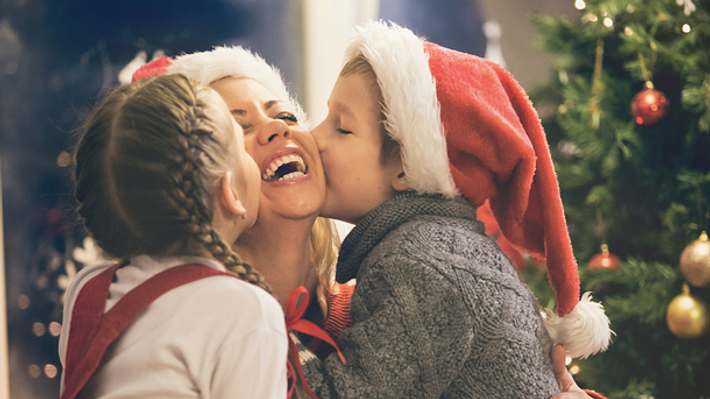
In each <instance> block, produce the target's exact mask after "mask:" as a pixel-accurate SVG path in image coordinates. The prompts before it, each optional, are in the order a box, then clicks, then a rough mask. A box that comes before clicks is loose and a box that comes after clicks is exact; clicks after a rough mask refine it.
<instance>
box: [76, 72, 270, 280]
mask: <svg viewBox="0 0 710 399" xmlns="http://www.w3.org/2000/svg"><path fill="white" fill-rule="evenodd" d="M210 95H213V96H215V97H216V98H218V95H217V94H216V93H214V92H212V91H211V90H209V89H207V88H205V87H202V86H199V85H198V84H197V83H195V82H192V81H190V80H188V79H187V78H186V77H184V76H182V75H165V76H161V77H157V78H150V79H145V80H142V81H138V82H135V83H132V84H130V85H125V86H121V87H119V88H117V89H115V90H114V91H112V92H110V93H109V94H108V95H106V96H105V97H104V98H103V100H102V101H100V103H99V104H98V106H97V107H96V109H95V110H94V112H93V113H92V114H91V115H90V116H89V118H88V119H87V121H86V123H85V125H84V127H83V129H82V131H81V135H80V138H79V141H78V143H77V145H76V148H75V154H74V161H75V162H74V176H73V177H74V182H75V191H74V194H75V197H76V200H77V202H78V212H79V215H80V216H81V218H82V219H83V222H84V225H85V227H86V229H87V230H88V232H89V233H90V234H91V235H92V236H93V237H94V239H95V240H96V241H97V242H98V244H99V245H100V246H101V247H102V248H103V249H104V251H106V252H107V253H108V254H109V255H111V256H114V257H117V258H121V259H127V258H130V257H132V256H135V255H139V254H148V255H152V256H174V255H195V254H201V253H204V251H205V250H206V251H207V252H209V253H210V254H211V255H212V256H213V257H214V258H215V259H217V260H218V261H220V262H222V263H223V264H224V265H225V267H227V269H228V270H230V271H232V272H233V273H235V274H236V275H237V276H238V277H239V278H241V279H243V280H245V281H248V282H250V283H252V284H255V285H257V286H259V287H261V288H263V289H265V290H267V291H270V290H269V287H268V285H267V284H266V282H265V281H264V278H263V277H262V275H261V274H260V273H259V272H258V271H256V270H255V269H254V268H253V267H252V266H250V265H249V264H247V263H246V262H244V261H243V260H242V259H240V258H239V256H238V255H237V254H236V253H235V252H234V251H233V250H232V249H231V247H230V245H228V244H227V243H225V242H224V240H223V239H222V238H221V237H220V236H219V234H218V233H217V232H216V231H215V230H214V228H213V227H212V216H213V212H212V207H211V206H210V204H211V203H212V201H213V198H212V196H211V195H210V193H211V192H212V190H210V189H209V188H211V187H215V186H216V184H217V181H218V180H219V178H220V177H221V176H222V175H223V174H224V172H225V171H226V170H228V165H230V164H232V165H233V164H234V162H230V157H232V156H234V155H235V154H234V151H233V150H232V149H233V147H232V146H233V145H236V144H235V140H234V139H231V140H230V142H229V143H223V142H221V140H220V138H219V137H216V136H215V134H214V129H215V127H214V123H213V121H212V120H211V119H210V117H209V116H208V113H209V114H210V115H212V114H213V113H214V112H215V110H213V109H210V108H211V107H212V108H214V107H213V106H211V105H210V103H209V102H207V101H205V100H206V99H207V97H208V96H210ZM212 104H214V103H212ZM210 111H212V113H210ZM224 112H225V113H226V109H225V111H224ZM226 117H229V116H228V115H227V116H226ZM230 137H231V136H230ZM237 172H239V171H237Z"/></svg>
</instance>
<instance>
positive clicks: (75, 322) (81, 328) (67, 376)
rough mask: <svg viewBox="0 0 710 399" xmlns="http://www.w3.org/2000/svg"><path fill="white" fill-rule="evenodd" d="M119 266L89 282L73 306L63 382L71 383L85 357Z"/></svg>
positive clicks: (109, 269)
mask: <svg viewBox="0 0 710 399" xmlns="http://www.w3.org/2000/svg"><path fill="white" fill-rule="evenodd" d="M119 267H120V265H114V266H112V267H110V268H108V269H106V270H105V271H103V272H101V273H99V274H98V275H97V276H95V277H93V278H92V279H91V280H89V281H88V282H87V283H86V284H85V285H84V287H82V289H81V291H79V295H78V296H77V298H76V301H75V302H74V308H73V309H72V315H71V328H70V330H69V331H70V333H69V339H68V343H67V348H68V349H67V358H66V362H65V364H64V381H65V382H66V381H71V380H73V379H74V371H75V369H76V367H75V366H76V364H78V363H79V361H80V360H81V359H82V358H83V357H84V356H85V355H86V350H87V348H88V343H89V342H90V340H91V337H93V336H94V335H96V331H97V330H98V328H99V323H100V322H101V316H102V315H103V314H104V309H105V308H106V299H107V297H108V294H107V293H108V289H109V286H110V285H111V281H112V280H113V276H114V274H115V273H116V270H117V269H118V268H119Z"/></svg>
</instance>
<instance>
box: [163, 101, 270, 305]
mask: <svg viewBox="0 0 710 399" xmlns="http://www.w3.org/2000/svg"><path fill="white" fill-rule="evenodd" d="M191 94H192V100H193V102H192V103H191V104H189V107H190V112H188V113H187V120H186V121H185V124H184V129H180V137H179V138H178V143H179V145H180V147H179V148H181V151H182V155H183V158H182V167H181V168H179V170H178V171H177V172H176V173H175V174H174V176H173V179H174V181H175V189H174V191H173V193H172V194H173V198H174V200H175V204H176V205H177V206H178V212H179V215H180V216H181V217H182V218H184V219H183V220H184V221H185V222H186V223H188V226H189V230H190V232H191V234H192V235H193V237H194V238H195V239H196V240H197V242H199V243H200V244H202V246H203V247H204V248H205V249H207V250H208V251H209V252H210V253H211V254H212V256H213V257H214V258H215V259H217V260H218V261H220V262H222V263H223V264H224V265H225V267H226V268H227V269H228V270H230V271H231V272H233V273H234V274H236V275H237V276H238V277H239V278H241V279H243V280H245V281H248V282H250V283H252V284H254V285H257V286H259V287H261V288H263V289H264V290H266V291H267V292H271V288H270V287H269V285H268V284H267V283H266V281H265V280H264V277H263V276H262V275H261V273H259V272H258V271H256V270H255V269H254V268H253V267H252V266H251V265H250V264H249V263H247V262H245V261H244V260H242V259H241V258H240V257H239V255H237V254H236V252H234V251H233V250H232V249H231V247H230V246H229V245H227V244H226V243H225V242H224V240H223V239H222V238H221V237H220V236H219V234H218V233H217V232H216V231H215V230H214V228H213V227H212V224H211V221H210V219H209V214H210V212H209V211H208V210H207V209H206V207H205V204H204V202H203V201H201V200H200V198H204V197H203V196H200V195H199V194H198V190H197V187H199V186H200V184H199V180H198V176H197V171H198V170H200V168H201V167H202V166H203V162H202V159H201V157H200V155H201V154H203V155H205V156H208V157H209V154H208V153H207V152H206V151H204V146H203V145H202V140H214V137H213V136H212V135H213V133H212V131H210V130H205V129H204V128H203V127H200V126H204V125H205V119H206V116H205V113H204V112H203V111H202V107H203V106H204V104H202V103H201V102H200V101H198V99H197V93H195V92H194V91H193V92H192V93H191Z"/></svg>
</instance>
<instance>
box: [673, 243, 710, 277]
mask: <svg viewBox="0 0 710 399" xmlns="http://www.w3.org/2000/svg"><path fill="white" fill-rule="evenodd" d="M680 272H681V273H682V274H683V276H684V277H685V279H686V280H688V282H689V283H690V284H691V285H693V286H695V287H708V286H710V240H708V235H707V234H706V233H705V232H703V233H702V234H700V237H699V238H698V239H697V240H695V241H693V242H692V243H690V244H689V245H688V246H687V247H685V249H684V250H683V253H682V254H681V255H680Z"/></svg>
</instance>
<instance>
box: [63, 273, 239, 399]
mask: <svg viewBox="0 0 710 399" xmlns="http://www.w3.org/2000/svg"><path fill="white" fill-rule="evenodd" d="M117 268H118V266H114V267H112V268H110V269H108V270H106V271H105V272H102V273H101V274H100V275H98V276H97V277H94V278H93V279H91V281H89V282H88V283H87V284H86V285H85V287H84V288H83V289H82V290H81V292H80V293H79V296H78V297H77V302H76V304H75V305H74V309H75V312H73V313H72V323H71V328H70V330H69V346H68V348H67V368H66V370H65V380H64V382H65V386H64V392H63V393H62V395H61V399H73V398H76V396H77V395H78V394H79V393H80V392H81V390H82V389H83V388H84V386H85V385H86V383H87V382H88V381H89V379H90V378H91V376H92V375H93V374H94V372H95V371H96V369H97V368H98V367H99V364H100V363H101V359H102V358H103V355H104V353H105V352H106V349H108V347H109V346H110V345H111V344H112V343H113V342H114V341H115V340H116V339H117V338H118V337H119V336H120V335H121V333H123V331H125V330H126V329H127V328H128V327H129V326H130V325H131V324H132V323H133V322H134V321H135V320H136V319H137V318H138V317H139V316H140V315H141V314H142V313H143V311H144V310H145V309H146V308H147V307H148V306H149V305H150V304H151V303H153V302H154V301H155V300H156V299H158V298H159V297H160V296H161V295H163V294H164V293H166V292H168V291H170V290H172V289H173V288H177V287H179V286H181V285H185V284H188V283H191V282H193V281H196V280H200V279H203V278H205V277H211V276H231V277H235V276H234V275H233V274H230V273H226V272H222V271H219V270H215V269H213V268H210V267H208V266H205V265H200V264H189V265H182V266H176V267H171V268H169V269H167V270H164V271H162V272H160V273H158V274H156V275H155V276H153V277H151V278H149V279H148V280H146V281H145V282H143V283H142V284H140V285H139V286H137V287H136V288H134V289H133V290H131V291H129V292H128V293H127V294H126V295H124V296H123V297H122V298H121V299H120V300H119V301H118V302H117V303H116V305H114V306H113V307H112V308H111V309H110V310H109V311H108V312H106V313H103V309H104V307H105V306H106V298H107V297H108V288H109V286H110V284H111V280H112V278H113V274H114V273H115V271H116V269H117ZM97 303H101V304H102V305H103V306H102V307H101V308H100V310H101V312H99V313H97V309H99V305H98V304H97ZM77 307H79V308H82V309H79V311H76V309H77ZM74 315H80V316H81V317H82V318H80V319H79V320H75V319H73V317H74ZM77 321H78V322H79V323H77Z"/></svg>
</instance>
